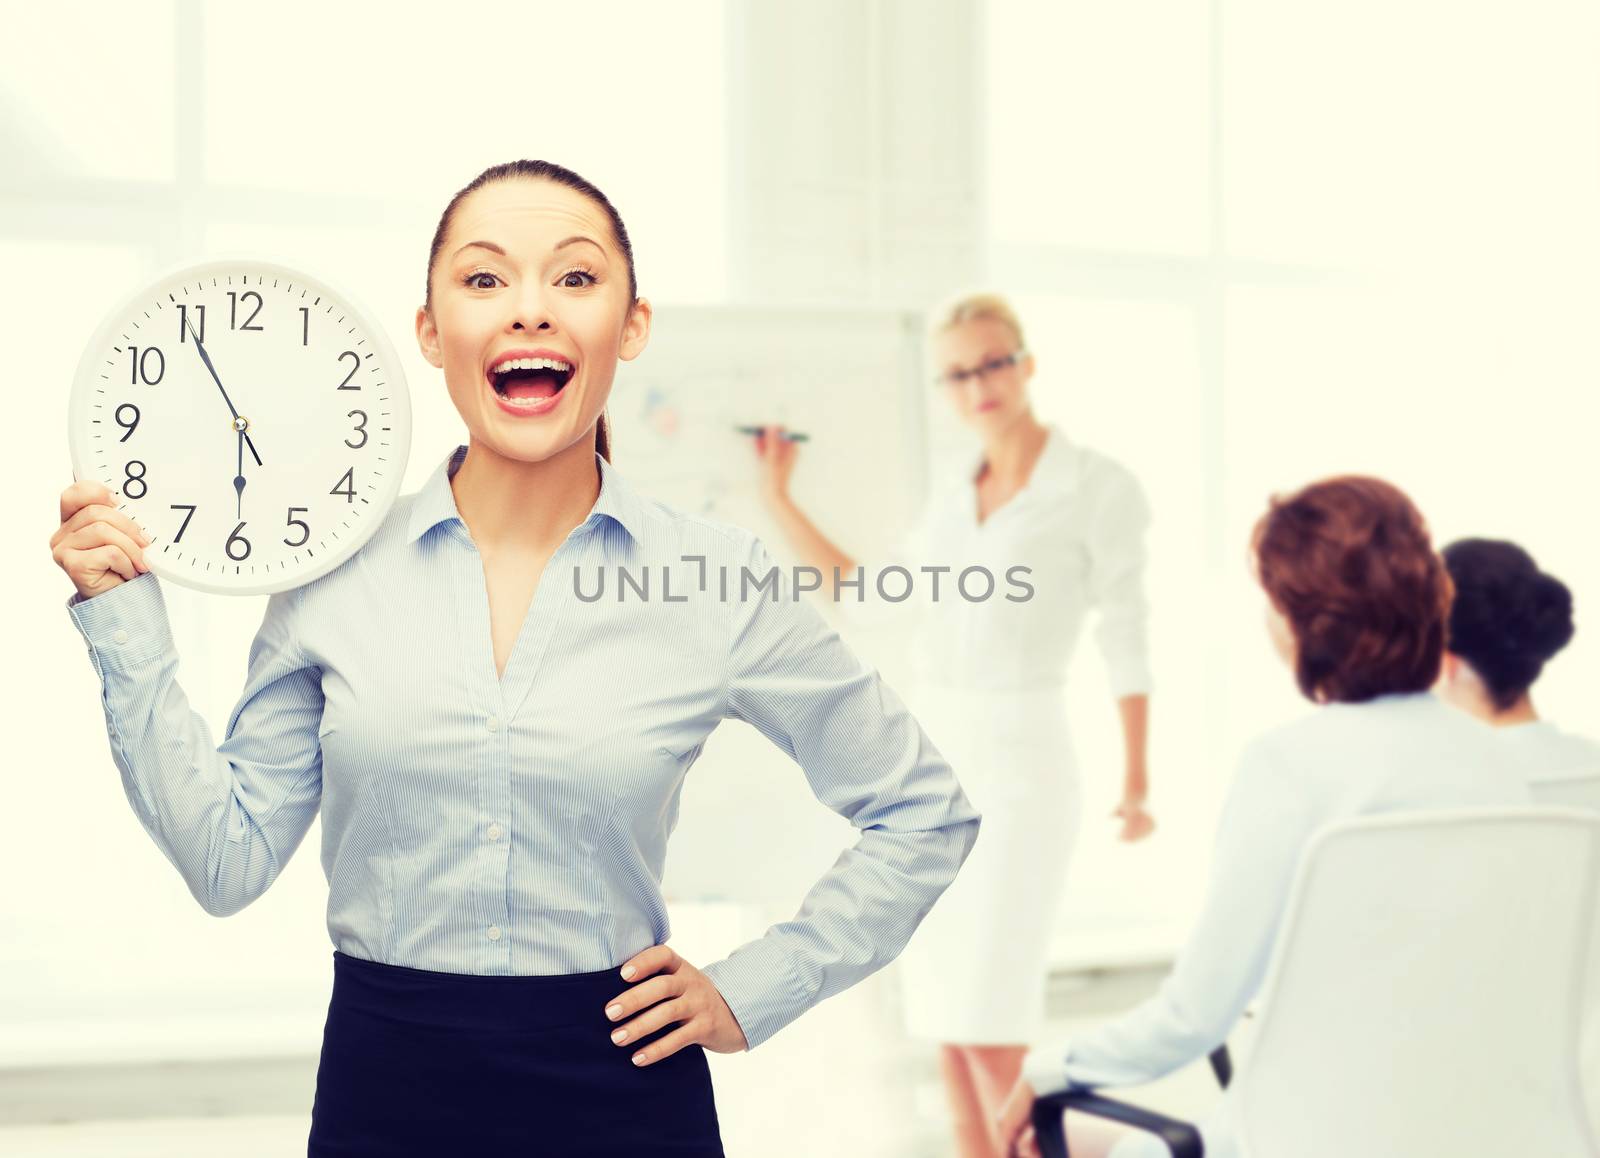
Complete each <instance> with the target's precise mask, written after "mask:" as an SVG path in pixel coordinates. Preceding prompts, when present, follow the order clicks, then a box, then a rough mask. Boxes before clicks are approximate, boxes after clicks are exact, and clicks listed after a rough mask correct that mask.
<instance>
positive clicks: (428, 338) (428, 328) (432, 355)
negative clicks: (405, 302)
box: [417, 306, 444, 370]
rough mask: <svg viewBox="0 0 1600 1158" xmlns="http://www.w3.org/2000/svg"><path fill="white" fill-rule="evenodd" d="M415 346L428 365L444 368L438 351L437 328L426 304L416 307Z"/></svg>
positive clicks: (442, 359)
mask: <svg viewBox="0 0 1600 1158" xmlns="http://www.w3.org/2000/svg"><path fill="white" fill-rule="evenodd" d="M417 346H418V347H419V348H420V349H421V350H422V356H423V357H424V358H426V359H427V360H428V364H429V365H430V366H433V367H434V368H436V369H440V370H442V369H444V357H443V356H442V355H441V354H440V353H439V330H438V327H437V326H435V325H434V324H433V315H432V314H431V313H429V312H428V307H427V306H418V307H417Z"/></svg>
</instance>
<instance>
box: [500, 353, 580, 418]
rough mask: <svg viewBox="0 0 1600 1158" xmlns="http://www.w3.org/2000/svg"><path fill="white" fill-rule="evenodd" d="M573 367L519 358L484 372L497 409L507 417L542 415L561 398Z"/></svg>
mask: <svg viewBox="0 0 1600 1158" xmlns="http://www.w3.org/2000/svg"><path fill="white" fill-rule="evenodd" d="M574 373H576V367H575V366H574V365H573V364H572V363H571V362H569V361H567V360H565V359H563V358H555V357H542V356H522V357H513V358H501V359H500V360H499V361H497V362H495V363H494V364H493V365H491V366H490V367H489V369H488V371H487V372H486V375H485V377H486V378H487V379H488V382H489V386H490V387H491V388H492V389H493V390H494V394H495V399H496V400H497V401H498V402H499V403H500V409H502V410H504V411H506V412H507V413H509V414H516V415H524V414H544V413H547V412H548V411H550V410H551V409H552V408H553V407H554V406H555V404H556V403H557V402H558V401H559V400H560V398H561V391H562V388H563V387H565V386H566V384H567V383H568V382H570V381H571V380H572V376H573V374H574Z"/></svg>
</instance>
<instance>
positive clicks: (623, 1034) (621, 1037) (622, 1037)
mask: <svg viewBox="0 0 1600 1158" xmlns="http://www.w3.org/2000/svg"><path fill="white" fill-rule="evenodd" d="M611 1040H612V1041H614V1042H616V1043H617V1044H618V1045H621V1044H622V1043H623V1042H625V1041H627V1040H628V1031H627V1030H625V1029H619V1030H617V1032H616V1033H614V1034H612V1035H611Z"/></svg>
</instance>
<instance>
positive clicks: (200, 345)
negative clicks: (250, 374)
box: [183, 313, 239, 419]
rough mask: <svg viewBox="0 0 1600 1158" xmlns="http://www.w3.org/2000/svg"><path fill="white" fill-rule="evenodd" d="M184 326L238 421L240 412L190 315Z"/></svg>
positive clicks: (185, 319)
mask: <svg viewBox="0 0 1600 1158" xmlns="http://www.w3.org/2000/svg"><path fill="white" fill-rule="evenodd" d="M183 324H184V326H185V327H186V328H187V329H188V331H189V335H190V336H191V337H192V338H194V348H195V349H196V350H199V351H200V360H201V361H202V362H204V363H205V364H206V369H207V370H209V371H211V380H212V381H213V382H215V383H216V384H217V389H218V390H221V391H222V400H223V401H224V402H226V403H227V404H228V409H229V411H231V412H232V414H233V417H234V418H235V419H237V418H238V417H239V412H238V411H237V410H235V409H234V406H233V399H231V398H229V397H228V391H227V390H226V389H224V388H223V385H222V379H221V378H219V377H218V376H217V368H216V367H215V366H213V365H212V364H211V355H210V354H208V353H206V347H205V343H204V342H202V341H201V340H200V335H199V334H197V333H196V332H195V328H194V323H193V322H191V321H190V320H189V315H188V314H187V313H185V314H184V315H183Z"/></svg>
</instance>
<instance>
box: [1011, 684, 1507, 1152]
mask: <svg viewBox="0 0 1600 1158" xmlns="http://www.w3.org/2000/svg"><path fill="white" fill-rule="evenodd" d="M1527 803H1529V793H1528V788H1527V786H1526V784H1525V783H1524V781H1523V778H1522V776H1521V775H1520V773H1519V770H1518V769H1517V767H1516V765H1515V762H1514V761H1513V760H1512V759H1511V754H1510V750H1509V749H1508V747H1507V746H1506V745H1504V744H1502V743H1500V740H1499V737H1498V736H1496V735H1495V734H1494V729H1492V728H1490V727H1489V725H1487V724H1485V723H1483V722H1482V721H1480V720H1478V719H1476V718H1475V717H1473V716H1470V715H1468V714H1467V713H1466V712H1463V711H1461V710H1460V709H1458V708H1454V707H1451V706H1449V705H1448V704H1446V703H1444V702H1443V701H1442V700H1440V699H1438V698H1437V697H1436V696H1434V695H1433V693H1431V692H1416V693H1410V694H1403V695H1389V696H1380V697H1379V698H1378V699H1376V700H1372V701H1370V702H1367V703H1363V704H1328V705H1324V706H1321V707H1318V708H1316V709H1314V710H1312V711H1311V712H1310V713H1309V714H1308V715H1306V716H1304V717H1302V718H1300V719H1297V720H1295V721H1292V722H1290V723H1288V724H1285V725H1281V726H1279V727H1277V728H1274V729H1272V730H1270V731H1268V732H1267V733H1265V734H1264V735H1262V736H1259V737H1257V738H1256V739H1255V740H1254V741H1252V742H1251V743H1250V744H1249V745H1247V746H1246V748H1245V750H1244V752H1243V754H1242V755H1241V756H1240V758H1239V764H1238V769H1237V772H1236V773H1235V775H1234V779H1233V783H1232V785H1231V786H1230V788H1229V792H1228V797H1227V801H1226V803H1225V805H1224V808H1223V812H1222V817H1221V820H1220V821H1219V824H1218V828H1217V834H1216V842H1215V850H1214V854H1213V863H1212V869H1211V878H1210V881H1209V884H1208V886H1207V891H1206V898H1205V902H1204V905H1203V907H1202V909H1201V913H1200V918H1199V920H1198V922H1197V923H1196V925H1195V927H1194V930H1193V931H1192V932H1191V934H1190V936H1189V939H1188V941H1187V943H1186V944H1185V945H1184V947H1183V950H1182V951H1181V952H1180V953H1179V955H1178V959H1177V962H1176V964H1175V965H1174V966H1173V970H1172V973H1171V974H1170V975H1169V976H1168V977H1167V979H1166V981H1164V982H1163V983H1162V986H1161V988H1160V990H1159V991H1158V992H1157V993H1156V994H1155V995H1154V996H1153V997H1151V998H1150V999H1149V1000H1147V1001H1145V1002H1144V1003H1143V1004H1141V1005H1138V1006H1136V1007H1135V1008H1133V1009H1132V1010H1130V1011H1129V1012H1127V1013H1125V1014H1123V1015H1122V1016H1120V1017H1118V1018H1116V1019H1114V1020H1112V1021H1109V1022H1106V1023H1105V1024H1103V1025H1101V1026H1098V1027H1097V1028H1095V1029H1094V1030H1092V1031H1090V1032H1088V1033H1085V1034H1083V1035H1081V1036H1079V1037H1077V1038H1074V1039H1072V1040H1070V1041H1065V1042H1062V1043H1060V1044H1058V1045H1051V1046H1045V1047H1040V1048H1035V1049H1033V1050H1030V1051H1029V1053H1028V1054H1027V1056H1026V1057H1025V1059H1024V1062H1023V1071H1022V1076H1023V1077H1024V1078H1026V1079H1027V1080H1028V1082H1029V1083H1030V1084H1031V1085H1032V1086H1033V1087H1034V1089H1035V1090H1036V1091H1038V1092H1039V1093H1041V1094H1042V1093H1054V1092H1057V1091H1060V1090H1063V1089H1066V1088H1068V1086H1069V1085H1071V1086H1089V1087H1094V1086H1123V1085H1142V1084H1144V1083H1146V1082H1151V1081H1155V1080H1156V1079H1158V1078H1160V1077H1162V1076H1164V1075H1166V1074H1168V1073H1171V1072H1172V1071H1174V1070H1176V1069H1178V1068H1180V1067H1181V1066H1184V1065H1187V1064H1188V1063H1190V1062H1193V1061H1198V1060H1199V1059H1201V1058H1203V1057H1205V1056H1206V1054H1208V1053H1209V1052H1210V1051H1211V1050H1213V1049H1215V1048H1216V1047H1217V1045H1218V1044H1220V1043H1221V1042H1222V1041H1223V1040H1225V1039H1226V1037H1227V1035H1228V1032H1229V1030H1231V1029H1232V1027H1233V1025H1234V1023H1235V1022H1236V1021H1237V1020H1238V1018H1239V1016H1240V1015H1241V1014H1242V1013H1243V1012H1244V1009H1245V1006H1246V1005H1248V1004H1249V1002H1250V1001H1251V1000H1252V999H1253V998H1254V997H1255V996H1256V992H1257V990H1258V989H1259V988H1260V986H1261V983H1262V981H1263V979H1264V977H1265V974H1266V970H1267V964H1268V961H1269V960H1270V958H1271V954H1272V949H1273V945H1274V944H1275V943H1276V941H1277V938H1278V930H1279V925H1280V922H1281V921H1282V918H1283V911H1284V906H1285V904H1286V903H1287V901H1288V896H1289V888H1290V885H1291V883H1292V881H1293V879H1294V876H1295V871H1296V869H1297V867H1298V864H1299V860H1300V854H1301V851H1302V850H1303V849H1304V848H1305V847H1306V844H1307V843H1308V842H1309V841H1310V839H1311V837H1312V835H1313V834H1314V833H1316V831H1317V830H1318V829H1320V828H1322V827H1323V826H1324V825H1327V824H1330V823H1332V822H1334V821H1339V820H1344V819H1347V818H1350V817H1355V816H1364V815H1369V814H1374V813H1384V812H1396V811H1404V810H1408V809H1434V808H1474V807H1515V806H1517V805H1523V804H1527ZM1225 1118H1226V1116H1225V1115H1224V1114H1219V1115H1218V1117H1217V1118H1216V1119H1213V1122H1214V1123H1215V1126H1214V1128H1216V1129H1217V1130H1219V1134H1217V1135H1212V1136H1208V1137H1207V1139H1206V1153H1207V1154H1208V1155H1209V1154H1213V1153H1215V1154H1218V1155H1226V1154H1232V1153H1234V1150H1233V1148H1232V1145H1233V1143H1232V1139H1231V1138H1230V1137H1229V1136H1228V1131H1227V1127H1226V1124H1225ZM1212 1124H1213V1123H1209V1122H1208V1123H1207V1124H1206V1125H1207V1126H1211V1125H1212ZM1207 1133H1208V1135H1209V1134H1210V1131H1209V1130H1208V1131H1207Z"/></svg>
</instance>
